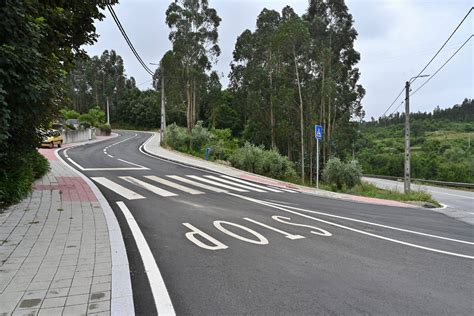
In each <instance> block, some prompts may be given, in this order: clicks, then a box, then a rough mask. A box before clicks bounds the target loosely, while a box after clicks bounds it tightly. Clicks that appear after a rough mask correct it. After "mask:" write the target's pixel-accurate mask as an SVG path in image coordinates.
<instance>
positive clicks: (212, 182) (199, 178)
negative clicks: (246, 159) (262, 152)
mask: <svg viewBox="0 0 474 316" xmlns="http://www.w3.org/2000/svg"><path fill="white" fill-rule="evenodd" d="M188 177H189V178H193V179H195V180H198V181H202V182H205V183H209V184H212V185H215V186H218V187H222V188H225V189H229V190H232V191H237V192H248V191H247V190H244V189H239V188H236V187H232V186H230V185H227V184H222V183H219V182H216V181H212V180H209V179H206V178H203V177H199V176H194V175H188Z"/></svg>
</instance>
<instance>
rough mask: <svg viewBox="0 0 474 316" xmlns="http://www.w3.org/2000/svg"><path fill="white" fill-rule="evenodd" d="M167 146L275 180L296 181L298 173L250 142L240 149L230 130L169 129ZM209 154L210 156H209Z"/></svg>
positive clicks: (284, 159)
mask: <svg viewBox="0 0 474 316" xmlns="http://www.w3.org/2000/svg"><path fill="white" fill-rule="evenodd" d="M165 143H166V145H167V146H170V147H171V148H173V149H176V150H179V151H182V152H185V153H189V154H192V155H195V156H198V157H201V158H204V157H206V155H207V156H208V157H207V158H208V159H210V160H221V161H228V162H230V164H231V165H232V166H234V167H236V168H239V169H242V170H245V171H249V172H253V173H257V174H261V175H264V176H268V177H272V178H275V179H282V180H289V181H294V180H295V179H296V172H295V169H294V166H293V163H292V162H290V161H289V160H288V158H287V157H285V156H282V155H280V154H279V153H278V152H277V151H276V150H265V149H264V148H263V146H255V145H252V144H250V143H248V142H246V143H245V144H243V145H242V146H239V141H238V140H237V139H236V138H234V137H232V134H231V131H230V129H216V128H213V129H211V130H208V129H207V128H206V127H203V126H202V122H200V121H199V122H197V124H196V125H195V126H194V127H193V129H192V130H191V133H188V132H187V129H186V128H184V127H179V126H178V125H176V124H171V125H170V126H168V129H167V132H166V137H165ZM206 151H207V154H206Z"/></svg>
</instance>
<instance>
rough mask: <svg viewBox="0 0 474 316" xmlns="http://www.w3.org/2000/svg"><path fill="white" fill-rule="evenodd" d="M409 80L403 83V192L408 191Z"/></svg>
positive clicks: (407, 192) (406, 192) (409, 176)
mask: <svg viewBox="0 0 474 316" xmlns="http://www.w3.org/2000/svg"><path fill="white" fill-rule="evenodd" d="M410 170H411V168H410V81H407V82H406V84H405V177H404V186H403V189H404V192H405V194H409V193H410V180H411V179H410V178H411V175H410Z"/></svg>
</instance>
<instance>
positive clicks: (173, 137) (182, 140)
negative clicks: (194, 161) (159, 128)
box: [164, 123, 190, 152]
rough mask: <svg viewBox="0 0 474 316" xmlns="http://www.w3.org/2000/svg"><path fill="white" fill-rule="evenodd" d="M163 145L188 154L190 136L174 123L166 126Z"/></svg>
mask: <svg viewBox="0 0 474 316" xmlns="http://www.w3.org/2000/svg"><path fill="white" fill-rule="evenodd" d="M164 141H165V144H166V145H168V146H170V147H171V148H174V149H176V150H179V151H184V152H188V150H189V141H190V136H189V134H188V132H187V130H186V129H185V128H184V127H179V126H178V125H176V123H173V124H171V125H168V126H167V127H166V133H165V139H164Z"/></svg>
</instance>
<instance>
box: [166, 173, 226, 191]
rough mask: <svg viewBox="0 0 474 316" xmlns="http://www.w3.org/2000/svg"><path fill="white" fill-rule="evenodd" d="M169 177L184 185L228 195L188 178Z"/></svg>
mask: <svg viewBox="0 0 474 316" xmlns="http://www.w3.org/2000/svg"><path fill="white" fill-rule="evenodd" d="M167 177H168V178H171V179H175V180H178V181H181V182H184V183H187V184H190V185H193V186H195V187H198V188H201V189H206V190H209V191H212V192H217V193H226V192H227V191H226V190H223V189H219V188H215V187H211V186H210V185H206V184H203V183H199V182H196V181H193V180H189V179H186V178H183V177H180V176H169V175H168V176H167Z"/></svg>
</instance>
